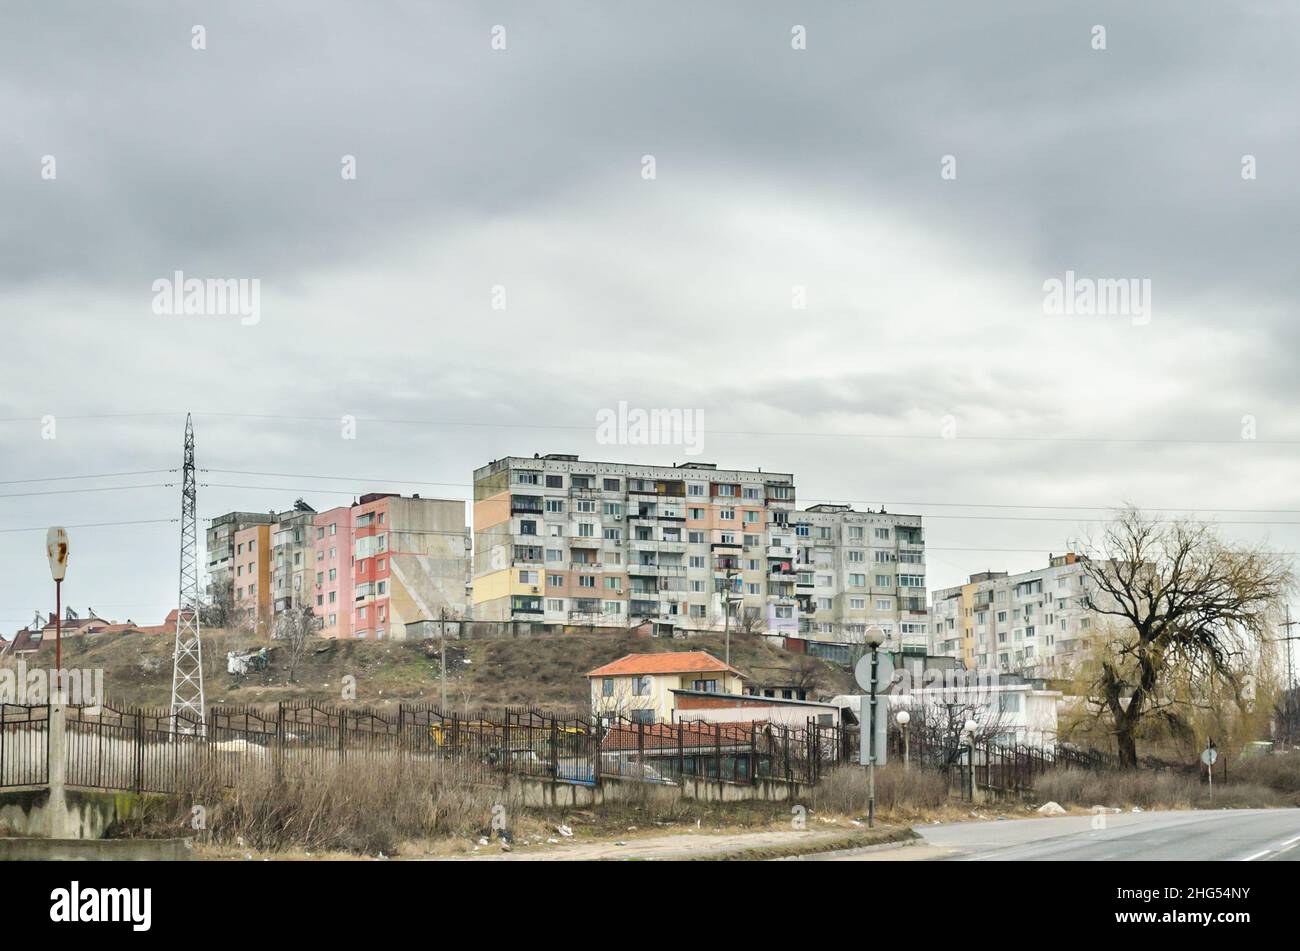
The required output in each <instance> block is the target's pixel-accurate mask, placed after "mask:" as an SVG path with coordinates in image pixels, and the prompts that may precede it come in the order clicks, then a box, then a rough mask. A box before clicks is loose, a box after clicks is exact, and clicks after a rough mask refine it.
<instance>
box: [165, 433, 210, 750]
mask: <svg viewBox="0 0 1300 951" xmlns="http://www.w3.org/2000/svg"><path fill="white" fill-rule="evenodd" d="M197 501H198V491H197V487H196V483H195V479H194V422H193V420H192V419H191V418H190V415H189V414H188V413H187V414H186V415H185V467H184V475H183V477H182V480H181V581H180V596H179V598H178V600H177V606H176V646H175V648H174V649H173V651H172V712H171V720H172V732H173V733H202V732H203V731H204V729H205V727H206V722H205V714H204V706H203V646H202V642H201V641H200V638H199V559H198V540H199V539H198V516H197Z"/></svg>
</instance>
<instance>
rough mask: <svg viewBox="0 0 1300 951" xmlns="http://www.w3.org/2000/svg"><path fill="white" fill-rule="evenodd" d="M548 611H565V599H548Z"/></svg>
mask: <svg viewBox="0 0 1300 951" xmlns="http://www.w3.org/2000/svg"><path fill="white" fill-rule="evenodd" d="M546 610H548V611H563V610H564V599H563V598H547V599H546Z"/></svg>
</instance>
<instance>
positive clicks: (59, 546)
mask: <svg viewBox="0 0 1300 951" xmlns="http://www.w3.org/2000/svg"><path fill="white" fill-rule="evenodd" d="M45 556H46V557H47V558H49V560H50V576H51V577H52V578H53V579H54V580H55V581H62V580H63V576H64V575H66V574H67V573H68V532H67V530H66V529H64V528H61V527H59V526H58V525H56V526H54V527H53V528H51V529H50V530H49V531H48V532H46V533H45Z"/></svg>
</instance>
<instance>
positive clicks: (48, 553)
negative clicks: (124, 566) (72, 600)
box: [45, 525, 68, 703]
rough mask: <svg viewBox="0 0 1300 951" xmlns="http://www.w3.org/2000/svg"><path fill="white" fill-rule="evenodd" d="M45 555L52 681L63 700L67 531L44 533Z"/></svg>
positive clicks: (57, 527)
mask: <svg viewBox="0 0 1300 951" xmlns="http://www.w3.org/2000/svg"><path fill="white" fill-rule="evenodd" d="M45 557H46V558H48V559H49V562H50V577H52V578H53V579H54V682H55V690H56V691H57V692H58V701H59V702H60V703H62V702H63V576H64V575H66V574H67V573H68V532H67V530H66V529H64V528H62V527H60V526H58V525H55V526H54V527H52V528H51V529H50V530H49V531H48V532H46V533H45Z"/></svg>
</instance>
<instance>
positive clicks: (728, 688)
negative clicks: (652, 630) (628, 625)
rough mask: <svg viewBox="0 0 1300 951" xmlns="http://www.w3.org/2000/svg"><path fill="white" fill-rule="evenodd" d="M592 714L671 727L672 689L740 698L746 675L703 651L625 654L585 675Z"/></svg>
mask: <svg viewBox="0 0 1300 951" xmlns="http://www.w3.org/2000/svg"><path fill="white" fill-rule="evenodd" d="M587 679H588V681H589V682H590V683H591V709H592V712H593V713H595V714H596V715H597V716H601V717H626V718H627V719H629V720H634V721H636V722H639V723H671V722H672V721H673V710H674V694H673V691H675V690H691V691H695V692H700V693H709V694H732V695H735V696H741V695H743V694H744V690H745V676H744V675H743V674H742V673H741V672H740V671H738V670H737V669H736V668H735V667H732V666H730V665H729V664H726V663H724V662H723V661H721V660H719V659H718V658H716V657H714V656H713V655H712V654H710V653H709V652H708V651H675V652H668V653H658V654H628V655H626V656H624V657H620V658H619V659H618V660H616V661H614V662H613V663H609V664H605V665H604V666H602V667H597V668H596V669H595V670H591V671H588V672H587Z"/></svg>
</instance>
